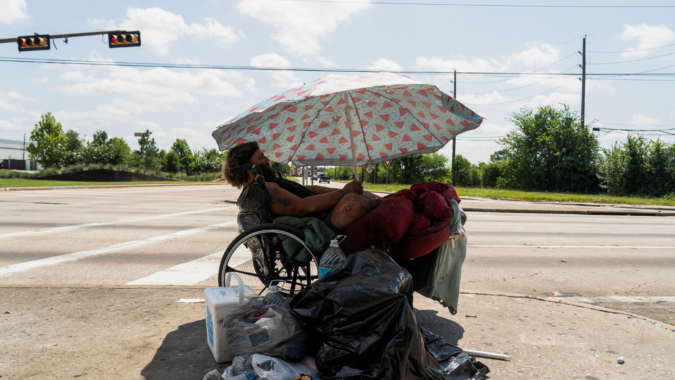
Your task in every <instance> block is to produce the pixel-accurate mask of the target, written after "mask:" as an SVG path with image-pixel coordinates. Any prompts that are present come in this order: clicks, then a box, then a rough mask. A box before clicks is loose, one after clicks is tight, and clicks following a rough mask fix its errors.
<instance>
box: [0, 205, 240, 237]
mask: <svg viewBox="0 0 675 380" xmlns="http://www.w3.org/2000/svg"><path fill="white" fill-rule="evenodd" d="M234 207H235V206H229V207H218V208H210V209H206V210H197V211H186V212H178V213H175V214H161V215H153V216H145V217H142V218H136V219H125V220H116V221H112V222H101V223H86V224H76V225H73V226H63V227H53V228H45V229H42V230H33V231H19V232H10V233H7V234H0V239H2V238H11V237H17V236H28V235H43V234H48V233H53V232H63V231H70V230H76V229H79V228H86V227H97V226H108V225H111V224H122V223H135V222H140V221H144V220H152V219H161V218H171V217H174V216H181V215H190V214H201V213H204V212H213V211H221V210H227V209H231V208H234Z"/></svg>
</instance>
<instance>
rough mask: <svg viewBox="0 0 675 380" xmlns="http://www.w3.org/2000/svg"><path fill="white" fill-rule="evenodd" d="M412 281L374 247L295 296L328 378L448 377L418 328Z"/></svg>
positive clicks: (294, 302) (294, 307) (297, 311)
mask: <svg viewBox="0 0 675 380" xmlns="http://www.w3.org/2000/svg"><path fill="white" fill-rule="evenodd" d="M412 286H413V282H412V276H411V275H410V274H409V273H408V272H407V271H406V270H405V269H403V268H401V267H400V266H399V265H398V264H396V262H395V261H394V260H393V259H391V258H390V257H389V256H387V254H385V253H384V252H380V251H377V250H374V249H371V250H367V251H361V252H357V253H354V254H353V255H351V256H350V257H349V258H348V259H347V261H346V262H345V265H344V267H342V268H340V269H336V270H335V271H334V273H333V272H331V274H330V275H329V276H326V277H325V278H324V279H321V280H319V281H317V282H315V283H314V284H312V287H311V288H310V289H307V290H303V291H302V292H301V293H299V294H298V295H297V296H296V297H294V298H293V300H292V301H291V304H290V306H291V309H292V313H293V315H294V316H296V317H298V319H300V320H301V321H303V322H304V323H305V325H306V328H307V331H308V334H309V336H310V338H309V340H308V342H307V344H308V352H316V353H317V354H316V364H317V367H318V369H319V370H320V372H321V378H322V379H324V380H333V379H335V380H337V379H345V380H352V379H354V380H356V379H392V380H394V379H408V380H412V379H434V380H444V379H446V377H445V375H444V369H443V368H442V367H441V365H440V364H439V363H438V362H437V360H436V358H435V357H434V355H432V353H431V352H429V351H427V350H426V348H425V345H426V341H425V339H424V336H423V334H422V332H421V331H420V330H419V329H418V326H417V322H416V319H415V315H414V313H413V309H412ZM477 379H481V377H475V378H473V379H472V380H477Z"/></svg>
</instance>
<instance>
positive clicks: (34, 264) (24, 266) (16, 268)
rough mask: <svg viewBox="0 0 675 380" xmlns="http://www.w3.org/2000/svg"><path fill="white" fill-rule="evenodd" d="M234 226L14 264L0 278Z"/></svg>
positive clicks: (170, 235) (193, 230)
mask: <svg viewBox="0 0 675 380" xmlns="http://www.w3.org/2000/svg"><path fill="white" fill-rule="evenodd" d="M235 224H236V222H225V223H220V224H214V225H211V226H205V227H199V228H193V229H190V230H184V231H179V232H174V233H171V234H167V235H161V236H155V237H151V238H149V239H145V240H136V241H129V242H126V243H121V244H115V245H111V246H109V247H105V248H99V249H92V250H89V251H81V252H74V253H68V254H65V255H59V256H54V257H48V258H46V259H41V260H34V261H29V262H26V263H20V264H14V265H10V266H6V267H2V268H0V276H2V275H6V274H10V273H16V272H21V271H24V270H28V269H34V268H39V267H44V266H47V265H54V264H60V263H64V262H67V261H75V260H81V259H84V258H87V257H92V256H96V255H101V254H104V253H110V252H116V251H122V250H125V249H130V248H136V247H140V246H143V245H148V244H153V243H158V242H161V241H165V240H171V239H177V238H179V237H182V236H186V235H192V234H196V233H200V232H204V231H209V230H213V229H216V228H220V227H226V226H231V225H235Z"/></svg>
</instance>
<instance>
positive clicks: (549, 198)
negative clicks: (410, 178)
mask: <svg viewBox="0 0 675 380" xmlns="http://www.w3.org/2000/svg"><path fill="white" fill-rule="evenodd" d="M336 182H347V181H341V180H338V181H336ZM363 187H364V189H366V190H369V191H399V190H401V189H408V188H410V185H397V184H394V185H380V184H377V185H373V184H369V183H364V184H363ZM457 192H458V193H459V195H460V196H466V197H481V198H493V199H513V200H519V201H531V202H556V201H557V202H575V203H605V204H610V203H611V204H627V205H649V206H675V199H666V198H641V197H617V196H612V195H586V194H565V193H541V192H530V191H518V190H504V189H487V188H475V187H457Z"/></svg>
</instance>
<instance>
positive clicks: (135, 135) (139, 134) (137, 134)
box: [134, 132, 143, 137]
mask: <svg viewBox="0 0 675 380" xmlns="http://www.w3.org/2000/svg"><path fill="white" fill-rule="evenodd" d="M134 137H143V133H141V132H134Z"/></svg>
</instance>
